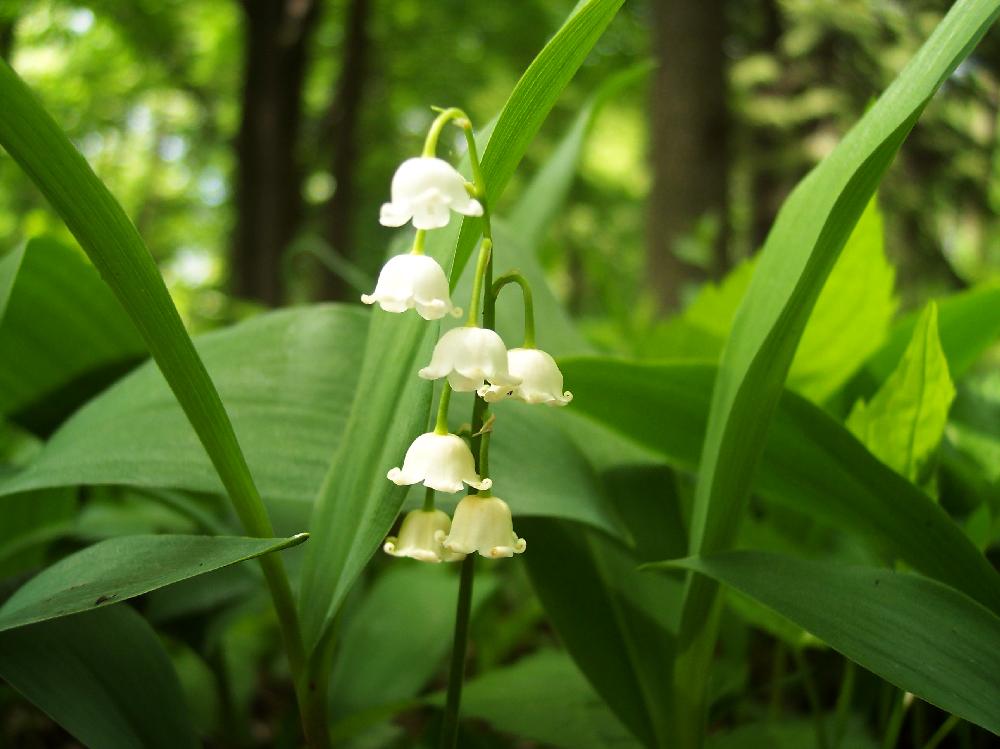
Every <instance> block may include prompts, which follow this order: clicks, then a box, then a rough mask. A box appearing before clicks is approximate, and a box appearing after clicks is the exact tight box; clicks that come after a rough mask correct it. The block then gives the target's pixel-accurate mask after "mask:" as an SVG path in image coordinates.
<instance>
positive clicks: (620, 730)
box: [434, 650, 641, 749]
mask: <svg viewBox="0 0 1000 749" xmlns="http://www.w3.org/2000/svg"><path fill="white" fill-rule="evenodd" d="M434 701H435V702H437V703H441V702H443V699H442V698H441V696H440V695H439V696H438V697H437V698H436V699H435V700H434ZM462 714H463V715H465V716H472V717H475V718H480V719H481V720H485V721H486V722H487V723H489V724H490V725H492V726H493V727H494V728H496V729H498V730H500V731H504V732H506V733H510V734H513V735H515V736H520V737H524V738H528V739H533V740H535V741H540V742H543V743H544V744H545V745H546V746H557V747H566V749H606V748H609V749H610V748H612V747H620V748H621V749H626V747H628V748H629V749H631V748H633V747H639V746H641V744H639V743H638V742H637V741H636V740H635V739H634V738H633V737H632V736H631V735H629V733H628V731H626V730H625V727H624V726H622V724H621V723H620V722H619V721H618V719H617V718H615V717H614V715H612V714H611V712H609V711H608V709H607V707H606V706H605V705H604V703H603V702H601V700H600V698H599V697H598V696H597V695H596V694H594V692H593V690H592V689H591V688H590V685H588V684H587V682H586V681H585V680H584V679H583V677H582V676H581V675H580V672H579V671H578V670H577V669H576V667H575V666H574V665H573V663H572V661H570V660H569V658H567V657H566V655H565V654H563V653H560V652H558V651H553V650H543V651H541V652H538V653H534V654H532V655H529V656H527V657H525V658H522V659H521V660H519V661H518V662H517V663H515V664H514V665H512V666H507V667H506V668H501V669H497V670H495V671H489V672H487V673H485V674H483V675H482V676H478V677H476V678H475V679H472V680H471V681H469V682H468V683H467V684H466V685H465V687H464V689H463V691H462Z"/></svg>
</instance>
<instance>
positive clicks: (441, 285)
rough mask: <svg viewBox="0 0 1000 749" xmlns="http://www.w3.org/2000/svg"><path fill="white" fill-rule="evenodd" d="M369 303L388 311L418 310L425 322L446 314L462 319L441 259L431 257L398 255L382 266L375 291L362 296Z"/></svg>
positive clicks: (362, 299)
mask: <svg viewBox="0 0 1000 749" xmlns="http://www.w3.org/2000/svg"><path fill="white" fill-rule="evenodd" d="M361 301H362V302H364V303H365V304H374V303H375V302H378V305H379V306H380V307H381V308H382V309H384V310H385V311H386V312H405V311H406V310H408V309H416V310H417V314H419V315H420V316H421V317H422V318H424V319H425V320H439V319H440V318H442V317H444V316H445V315H446V314H449V313H450V314H452V315H454V316H455V317H461V316H462V310H461V309H459V308H458V307H456V306H455V305H453V304H452V303H451V296H450V295H449V293H448V278H447V277H446V276H445V274H444V270H443V269H442V268H441V266H440V265H438V262H437V260H435V259H434V258H432V257H428V256H427V255H414V254H412V253H408V254H406V255H396V256H395V257H392V258H389V261H388V262H387V263H386V264H385V265H383V266H382V270H381V271H380V272H379V274H378V283H376V284H375V291H373V292H372V293H371V294H370V295H369V294H362V295H361Z"/></svg>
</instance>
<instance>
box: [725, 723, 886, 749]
mask: <svg viewBox="0 0 1000 749" xmlns="http://www.w3.org/2000/svg"><path fill="white" fill-rule="evenodd" d="M829 717H832V716H829ZM827 722H828V723H829V720H828V721H827ZM839 746H843V747H845V749H877V747H878V746H879V744H878V742H876V741H875V739H874V738H872V736H871V735H870V734H869V733H868V731H867V729H866V728H865V726H864V724H863V723H862V722H861V721H860V720H850V721H848V722H847V725H846V727H845V731H844V735H843V736H842V738H841V740H840V744H839ZM762 747H767V748H768V749H823V747H822V746H821V745H820V744H819V743H818V742H817V740H816V723H815V721H813V720H809V719H808V718H785V719H782V720H766V721H761V722H760V723H750V724H748V725H745V726H740V727H739V728H734V729H733V730H731V731H724V732H722V733H717V734H713V735H711V736H709V737H708V749H762Z"/></svg>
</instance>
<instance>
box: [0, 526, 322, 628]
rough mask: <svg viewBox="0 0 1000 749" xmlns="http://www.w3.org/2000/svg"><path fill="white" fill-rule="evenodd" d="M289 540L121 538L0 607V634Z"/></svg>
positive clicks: (79, 555)
mask: <svg viewBox="0 0 1000 749" xmlns="http://www.w3.org/2000/svg"><path fill="white" fill-rule="evenodd" d="M307 537H308V536H307V535H306V534H304V533H303V534H300V535H298V536H293V537H292V538H282V539H277V538H261V539H257V538H235V537H227V536H123V537H119V538H109V539H108V540H106V541H101V542H100V543H97V544H94V545H93V546H88V547H87V548H86V549H83V550H81V551H78V552H76V553H75V554H70V555H69V556H68V557H65V558H63V559H60V560H59V561H58V562H56V563H55V564H53V565H52V566H51V567H47V568H46V569H44V570H42V572H40V573H39V574H37V575H36V576H35V577H33V578H32V579H31V580H29V581H28V582H27V583H25V584H24V585H22V586H21V587H20V588H18V589H17V591H16V592H15V593H14V595H12V596H11V597H10V598H9V599H7V601H6V603H4V605H3V606H2V607H0V632H2V631H4V630H8V629H14V628H16V627H23V626H25V625H26V624H34V623H36V622H42V621H45V620H47V619H55V618H58V617H62V616H69V615H70V614H76V613H78V612H81V611H89V610H91V609H95V608H98V607H101V606H109V605H111V604H114V603H120V602H121V601H125V600H127V599H129V598H133V597H135V596H138V595H142V594H143V593H148V592H149V591H151V590H156V589H157V588H162V587H163V586H165V585H170V584H171V583H176V582H178V581H180V580H186V579H187V578H189V577H194V576H196V575H202V574H205V573H206V572H212V571H213V570H217V569H219V568H221V567H226V566H228V565H230V564H236V563H237V562H242V561H245V560H247V559H253V558H254V557H259V556H261V555H262V554H270V553H271V552H274V551H281V550H282V549H287V548H289V547H291V546H296V545H298V544H300V543H302V542H303V541H305V540H306V538H307Z"/></svg>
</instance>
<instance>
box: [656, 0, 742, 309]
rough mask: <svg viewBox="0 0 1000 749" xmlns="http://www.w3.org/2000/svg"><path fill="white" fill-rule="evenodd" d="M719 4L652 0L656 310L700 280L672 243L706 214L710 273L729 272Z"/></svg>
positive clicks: (718, 0)
mask: <svg viewBox="0 0 1000 749" xmlns="http://www.w3.org/2000/svg"><path fill="white" fill-rule="evenodd" d="M724 36H725V25H724V1H723V0H700V1H699V2H691V1H690V0H653V49H654V52H655V55H656V58H657V61H658V63H659V65H658V68H657V72H656V75H655V77H654V80H653V86H652V106H651V116H652V123H651V124H652V126H651V128H650V129H651V138H652V168H653V188H652V193H651V195H650V201H649V220H648V223H647V231H648V268H649V273H650V278H651V281H652V284H653V288H654V291H655V293H656V295H657V297H658V299H659V302H660V305H661V306H662V307H663V308H665V309H675V308H677V307H678V306H679V304H680V301H681V291H682V289H683V287H684V285H685V283H686V282H688V281H690V280H694V279H696V278H698V277H699V276H702V275H704V274H703V273H702V272H700V271H699V269H697V268H696V267H694V266H692V265H690V264H688V263H685V262H684V261H682V260H681V259H680V258H679V257H678V256H677V255H676V252H675V250H676V248H677V240H678V239H680V238H681V237H684V236H685V235H687V234H689V233H690V232H691V230H692V229H693V228H695V226H696V225H697V224H698V222H699V220H700V219H702V218H703V217H705V216H706V214H714V215H715V216H716V218H717V219H718V221H719V231H718V232H717V235H716V237H715V242H714V246H713V247H712V248H711V251H712V257H711V259H710V263H709V264H710V265H711V267H712V271H713V273H714V274H716V275H719V274H721V273H723V272H724V271H725V269H726V267H727V265H728V263H727V260H726V254H725V252H726V250H725V233H726V231H725V223H726V202H727V201H726V190H727V167H728V158H727V147H726V142H727V129H728V128H727V121H728V110H727V106H726V104H727V103H726V70H725V59H724V54H723V48H722V47H723V40H724Z"/></svg>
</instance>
